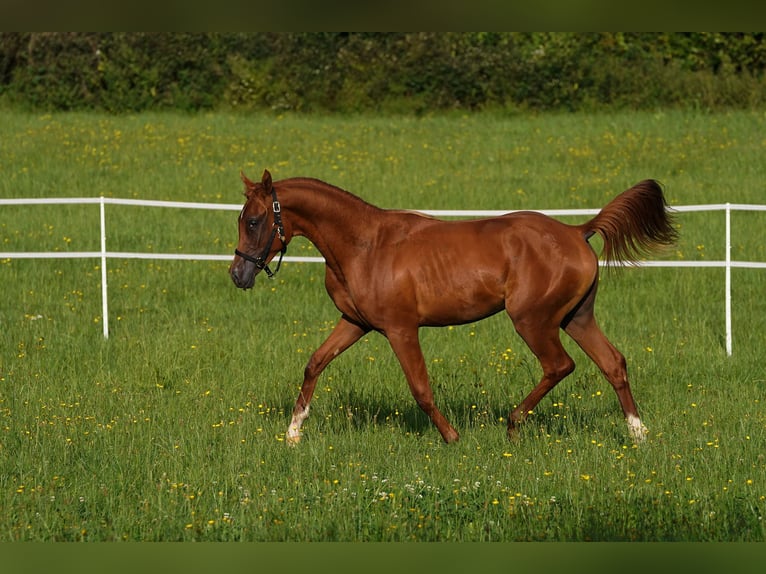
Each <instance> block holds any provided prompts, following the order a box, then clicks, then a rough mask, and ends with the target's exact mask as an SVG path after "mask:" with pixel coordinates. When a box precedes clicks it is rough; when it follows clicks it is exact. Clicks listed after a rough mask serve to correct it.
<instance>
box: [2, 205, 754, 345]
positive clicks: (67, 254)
mask: <svg viewBox="0 0 766 574" xmlns="http://www.w3.org/2000/svg"><path fill="white" fill-rule="evenodd" d="M62 204H79V205H98V206H99V212H100V218H101V249H100V251H10V252H0V259H101V304H102V312H103V320H102V325H103V333H104V338H108V337H109V305H108V296H107V295H108V290H107V270H106V262H107V259H165V260H176V261H178V260H194V261H229V260H231V258H232V255H231V254H205V253H146V252H133V251H108V250H107V249H106V238H107V235H106V214H105V206H106V205H130V206H139V207H164V208H174V209H204V210H220V211H240V210H241V209H242V205H240V204H236V205H235V204H224V203H198V202H184V201H160V200H145V199H120V198H111V197H57V198H29V199H25V198H11V199H0V206H3V205H62ZM672 209H673V211H676V212H678V213H688V212H699V211H723V212H724V213H725V217H726V232H725V253H726V256H725V259H724V260H723V261H659V260H651V261H641V262H639V263H638V264H637V265H638V266H639V267H716V268H724V269H725V270H726V279H725V285H724V291H725V315H726V353H727V355H729V356H731V354H732V325H731V270H732V269H734V268H738V269H766V262H764V261H733V260H732V259H731V212H732V211H766V205H753V204H745V203H717V204H703V205H681V206H674V207H672ZM535 211H538V212H540V213H544V214H546V215H550V216H552V217H560V216H576V215H595V214H597V213H598V212H599V211H600V210H599V209H547V210H542V209H540V210H535ZM421 212H422V213H425V214H427V215H432V216H435V217H493V216H498V215H504V214H506V213H510V212H511V211H502V210H441V209H437V210H421ZM284 261H285V262H302V263H322V262H324V259H323V258H322V257H297V256H286V257H285V258H284Z"/></svg>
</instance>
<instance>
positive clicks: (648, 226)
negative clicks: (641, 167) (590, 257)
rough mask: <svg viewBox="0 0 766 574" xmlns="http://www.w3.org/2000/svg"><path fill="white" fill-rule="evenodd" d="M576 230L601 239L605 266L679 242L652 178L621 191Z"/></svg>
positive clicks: (657, 186)
mask: <svg viewBox="0 0 766 574" xmlns="http://www.w3.org/2000/svg"><path fill="white" fill-rule="evenodd" d="M578 227H579V228H580V230H581V231H582V233H583V235H584V237H585V238H586V239H588V238H590V237H591V236H592V235H593V234H594V233H598V234H599V235H600V236H601V238H602V239H603V240H604V251H603V259H604V261H606V263H607V265H609V264H613V263H616V262H619V261H624V262H628V263H636V262H637V261H638V260H639V259H640V258H641V257H642V256H644V255H646V254H648V253H651V252H656V251H659V250H660V249H662V248H663V247H667V246H670V245H673V244H674V243H675V242H676V240H677V239H678V231H677V230H676V228H675V227H674V225H673V217H672V215H671V214H670V213H668V210H667V203H666V202H665V196H664V195H663V193H662V187H661V186H660V184H659V183H658V182H656V181H654V180H653V179H646V180H644V181H641V182H639V183H637V184H636V185H634V186H633V187H631V188H630V189H627V190H625V191H623V192H622V193H621V194H620V195H618V196H617V197H615V198H614V199H613V200H612V201H610V202H609V203H608V204H607V205H606V206H605V207H604V208H603V209H602V210H601V211H600V212H599V214H598V215H596V217H594V218H593V219H591V220H590V221H588V222H587V223H584V224H582V225H580V226H578Z"/></svg>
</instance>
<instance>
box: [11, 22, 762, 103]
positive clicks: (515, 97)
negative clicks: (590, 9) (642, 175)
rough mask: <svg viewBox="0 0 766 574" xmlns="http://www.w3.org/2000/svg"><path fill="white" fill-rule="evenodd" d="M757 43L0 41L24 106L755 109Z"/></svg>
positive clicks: (513, 36) (672, 38) (606, 38)
mask: <svg viewBox="0 0 766 574" xmlns="http://www.w3.org/2000/svg"><path fill="white" fill-rule="evenodd" d="M765 68H766V35H765V34H764V33H703V32H695V33H619V32H609V33H587V34H586V33H528V32H524V33H521V32H506V33H494V32H493V33H488V32H487V33H485V32H471V33H458V32H455V33H436V32H428V33H267V32H258V33H83V32H70V33H65V32H55V33H18V32H5V33H0V99H1V100H2V101H3V102H5V103H6V104H7V105H11V106H17V107H22V108H28V109H34V110H104V111H109V112H117V113H122V112H132V111H141V110H165V109H174V110H184V111H197V110H207V109H228V110H231V109H235V110H246V111H254V110H264V109H267V110H275V111H285V110H294V111H306V112H311V111H321V112H363V111H372V112H413V113H427V112H430V111H434V110H450V109H460V110H473V109H484V108H503V109H512V110H583V109H584V110H592V109H603V108H632V109H654V108H658V107H670V106H672V107H679V106H681V107H684V106H686V107H688V106H695V107H700V108H705V109H722V108H745V107H758V106H762V105H763V104H764V103H765V102H764V99H766V96H765V95H764V94H766V90H764V87H766V85H765V80H764V69H765Z"/></svg>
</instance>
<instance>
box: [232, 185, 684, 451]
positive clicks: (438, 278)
mask: <svg viewBox="0 0 766 574" xmlns="http://www.w3.org/2000/svg"><path fill="white" fill-rule="evenodd" d="M241 177H242V181H243V182H244V184H245V196H246V198H247V199H246V201H245V205H244V207H243V208H242V211H241V213H240V215H239V244H238V246H237V249H236V250H235V257H234V260H233V261H232V263H231V266H230V269H229V273H230V275H231V278H232V280H233V281H234V283H235V284H236V286H237V287H239V288H241V289H250V288H251V287H252V286H253V284H254V281H255V276H256V275H257V274H258V273H259V272H260V271H261V270H266V272H267V273H268V275H269V276H273V273H272V271H271V270H270V269H269V267H268V263H269V262H270V261H271V260H272V259H273V258H274V257H275V256H276V255H277V254H279V262H280V263H281V261H282V255H284V253H285V251H286V249H287V245H288V243H289V242H290V240H291V239H292V238H293V237H294V236H296V235H298V236H304V237H306V238H308V239H309V240H310V241H311V242H312V243H313V244H314V245H315V246H316V248H317V249H318V250H319V251H320V253H321V254H322V255H323V256H324V259H325V261H326V270H325V286H326V288H327V292H328V293H329V295H330V298H331V299H332V300H333V303H335V306H336V307H337V308H338V310H339V311H340V313H341V316H340V320H339V321H338V324H337V325H336V326H335V328H334V330H333V331H332V333H331V334H330V336H329V337H328V338H327V340H325V341H324V343H322V345H320V347H319V348H318V349H317V350H316V351H315V352H314V354H313V355H312V356H311V358H310V359H309V362H308V364H307V365H306V369H305V372H304V375H303V386H302V387H301V391H300V393H299V395H298V399H297V401H296V403H295V408H294V410H293V413H292V420H291V422H290V425H289V427H288V429H287V440H288V441H289V442H292V443H296V442H298V441H300V438H301V425H302V424H303V422H304V420H305V419H306V417H307V416H308V413H309V404H310V403H311V397H312V395H313V394H314V387H315V386H316V382H317V378H318V377H319V375H320V373H321V372H322V371H323V370H324V369H325V367H327V365H328V364H329V363H330V361H332V360H333V359H334V358H335V357H337V356H338V355H340V354H341V353H342V352H343V351H345V350H346V349H348V348H349V347H350V346H351V345H353V344H354V343H355V342H356V341H358V340H359V339H360V338H361V337H362V336H363V335H365V333H368V332H369V331H377V332H379V333H381V334H382V335H384V336H385V337H386V338H387V339H388V342H389V343H390V345H391V348H392V349H393V351H394V353H395V355H396V357H397V359H398V360H399V363H400V364H401V368H402V370H403V371H404V375H405V377H406V378H407V382H408V383H409V387H410V391H412V395H413V396H414V397H415V400H416V401H417V404H418V405H419V406H420V408H421V409H422V410H423V411H424V412H425V413H426V414H427V415H428V416H429V417H430V419H431V421H432V422H433V424H434V425H436V428H437V429H439V432H440V433H441V436H442V438H443V439H444V441H445V442H448V443H449V442H452V441H455V440H457V439H458V433H457V431H456V430H455V429H454V428H453V427H452V425H450V423H449V422H448V421H447V419H446V418H445V417H444V415H442V413H441V412H440V411H439V409H438V408H437V407H436V405H435V404H434V397H433V392H432V391H431V386H430V383H429V377H428V372H427V369H426V362H425V360H424V358H423V353H422V351H421V348H420V343H419V340H418V331H419V328H420V327H423V326H439V327H441V326H446V325H456V324H463V323H469V322H473V321H477V320H479V319H483V318H485V317H488V316H490V315H493V314H495V313H497V312H499V311H501V310H503V309H505V311H506V313H508V316H509V317H510V318H511V321H513V325H514V327H515V328H516V331H517V332H518V333H519V335H521V337H522V338H523V339H524V341H525V342H526V344H527V345H528V346H529V348H530V349H531V350H532V352H533V353H534V354H535V356H536V357H537V358H538V360H539V361H540V365H541V366H542V371H543V376H542V380H541V381H540V382H539V383H538V385H537V386H536V387H535V388H534V389H533V390H532V391H531V392H530V393H529V395H528V396H527V397H526V398H525V399H524V400H523V401H521V404H519V405H518V406H517V407H516V408H515V409H514V410H513V412H511V413H510V416H509V418H508V435H509V437H510V436H513V434H514V430H515V429H516V427H517V425H518V424H519V423H520V422H521V421H523V420H524V419H525V418H526V416H527V415H528V414H529V413H531V412H532V409H534V408H535V406H536V405H537V404H538V403H539V402H540V399H542V398H543V397H544V396H545V394H546V393H548V392H549V391H550V390H551V389H552V388H553V387H554V386H555V385H556V384H557V383H558V382H559V381H561V380H562V379H563V378H564V377H566V376H567V375H568V374H570V373H571V372H572V371H573V370H574V368H575V364H574V361H573V360H572V358H571V357H570V356H569V355H568V354H567V352H566V351H565V350H564V347H563V345H562V343H561V340H560V338H559V329H563V330H564V331H566V333H567V334H568V335H569V336H570V337H572V339H574V340H575V341H576V342H577V343H578V344H579V346H580V347H581V348H582V349H583V350H584V351H585V353H586V354H587V355H588V356H589V357H590V358H591V359H592V360H593V361H594V362H595V363H596V365H598V367H599V368H600V370H601V372H602V373H603V374H604V376H605V377H606V379H607V380H608V381H609V382H610V383H611V385H612V387H614V390H615V392H616V393H617V397H618V399H619V401H620V405H621V406H622V410H623V413H624V414H625V418H626V421H627V424H628V428H629V431H630V433H631V434H632V436H633V438H634V440H636V441H639V440H641V439H643V438H644V436H645V434H646V428H645V427H644V426H643V424H642V423H641V419H640V418H639V416H638V410H637V408H636V403H635V401H634V400H633V396H632V394H631V392H630V386H629V384H628V375H627V370H626V364H625V358H624V357H623V355H622V354H621V353H620V352H619V351H618V350H617V349H616V348H615V347H614V346H613V345H612V344H611V343H610V342H609V341H608V340H607V338H606V337H605V336H604V334H603V333H602V332H601V330H600V329H599V327H598V325H597V324H596V320H595V318H594V316H593V305H594V302H595V299H596V290H597V287H598V271H599V265H598V256H597V255H596V253H595V252H594V251H593V249H592V248H591V246H590V244H589V243H588V239H589V238H590V237H591V236H593V235H594V234H596V233H598V234H599V235H600V236H601V237H602V238H603V244H604V247H603V257H604V259H605V261H606V262H607V263H612V264H613V263H616V262H620V261H625V262H636V261H637V260H638V259H639V258H640V257H641V256H642V255H643V254H645V253H647V252H650V251H653V250H656V249H657V248H659V247H661V246H665V245H670V244H672V243H673V242H674V241H675V239H676V230H675V229H674V227H673V225H672V220H671V217H670V215H669V214H668V212H667V205H666V202H665V198H664V196H663V193H662V188H661V187H660V185H659V184H658V183H657V182H656V181H654V180H645V181H641V182H639V183H637V184H636V185H634V186H633V187H631V188H630V189H628V190H626V191H624V192H623V193H622V194H620V195H618V196H617V197H616V198H615V199H613V200H612V201H611V202H610V203H609V204H607V205H606V207H604V208H603V209H602V210H601V211H600V212H599V214H598V215H596V216H595V217H594V218H593V219H591V220H590V221H588V222H586V223H583V224H580V225H567V224H564V223H561V222H559V221H557V220H555V219H551V218H549V217H547V216H545V215H543V214H540V213H536V212H516V213H510V214H507V215H503V216H501V217H492V218H487V219H476V220H470V221H468V220H465V221H442V220H439V219H435V218H432V217H428V216H425V215H422V214H418V213H416V212H411V211H400V210H388V209H380V208H378V207H375V206H373V205H370V204H369V203H366V202H365V201H363V200H362V199H360V198H358V197H356V196H354V195H352V194H350V193H348V192H346V191H344V190H342V189H339V188H337V187H334V186H332V185H330V184H327V183H324V182H322V181H319V180H316V179H310V178H290V179H284V180H282V181H277V182H276V183H272V179H271V174H270V173H269V172H268V171H264V173H263V177H262V179H261V181H260V182H257V183H254V182H252V181H250V180H249V179H247V177H245V175H244V174H242V175H241ZM278 269H279V267H278V266H277V270H278Z"/></svg>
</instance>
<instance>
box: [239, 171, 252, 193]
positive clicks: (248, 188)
mask: <svg viewBox="0 0 766 574" xmlns="http://www.w3.org/2000/svg"><path fill="white" fill-rule="evenodd" d="M239 177H240V179H241V180H242V183H244V184H245V192H248V191H252V189H253V188H254V187H255V184H254V183H253V182H252V181H250V180H249V179H248V178H247V176H246V175H245V172H244V171H240V172H239Z"/></svg>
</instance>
